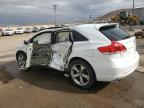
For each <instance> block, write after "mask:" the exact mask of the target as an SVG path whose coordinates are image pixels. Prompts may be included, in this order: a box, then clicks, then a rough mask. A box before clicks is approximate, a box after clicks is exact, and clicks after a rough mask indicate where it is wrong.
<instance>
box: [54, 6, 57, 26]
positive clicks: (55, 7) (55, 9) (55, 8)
mask: <svg viewBox="0 0 144 108" xmlns="http://www.w3.org/2000/svg"><path fill="white" fill-rule="evenodd" d="M53 9H54V11H55V26H56V25H57V16H56V14H57V5H56V4H55V5H53Z"/></svg>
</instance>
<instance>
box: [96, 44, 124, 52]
mask: <svg viewBox="0 0 144 108" xmlns="http://www.w3.org/2000/svg"><path fill="white" fill-rule="evenodd" d="M98 50H99V51H100V52H101V53H103V54H113V53H119V52H123V51H126V47H125V46H124V45H123V44H122V43H119V42H115V41H112V43H111V45H108V46H103V47H99V48H98Z"/></svg>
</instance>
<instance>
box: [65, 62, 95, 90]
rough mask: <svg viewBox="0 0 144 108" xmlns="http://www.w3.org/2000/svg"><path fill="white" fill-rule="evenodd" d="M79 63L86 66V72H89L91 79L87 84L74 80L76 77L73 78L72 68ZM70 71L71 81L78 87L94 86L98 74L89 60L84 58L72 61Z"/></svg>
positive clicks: (87, 87)
mask: <svg viewBox="0 0 144 108" xmlns="http://www.w3.org/2000/svg"><path fill="white" fill-rule="evenodd" d="M77 64H80V65H82V66H84V67H85V72H87V74H89V81H88V82H87V83H86V84H85V85H81V84H78V83H76V81H74V78H73V75H72V73H73V70H72V68H73V67H74V66H76V65H77ZM77 66H78V65H77ZM83 71H84V70H83ZM68 72H69V76H70V80H71V82H72V83H73V84H74V85H75V86H76V87H78V88H82V89H89V88H92V87H93V85H94V84H95V83H96V75H95V73H94V71H93V69H92V67H91V66H90V65H89V64H88V63H87V62H85V61H84V60H74V61H72V62H71V63H70V65H69V69H68ZM82 73H84V72H82ZM83 78H84V77H83ZM79 79H80V78H79ZM75 80H76V79H75ZM85 80H86V79H85ZM83 81H84V79H83ZM80 82H81V81H80Z"/></svg>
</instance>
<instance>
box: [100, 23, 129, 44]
mask: <svg viewBox="0 0 144 108" xmlns="http://www.w3.org/2000/svg"><path fill="white" fill-rule="evenodd" d="M100 31H101V33H103V34H104V35H105V36H106V37H107V38H108V39H110V40H111V41H120V40H123V39H126V38H128V37H130V34H128V33H127V32H125V31H123V30H122V29H120V28H117V27H116V26H106V27H102V28H100Z"/></svg>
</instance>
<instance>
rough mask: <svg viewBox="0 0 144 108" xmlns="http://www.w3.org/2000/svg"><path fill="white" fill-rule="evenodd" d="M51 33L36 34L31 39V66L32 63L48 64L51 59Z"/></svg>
mask: <svg viewBox="0 0 144 108" xmlns="http://www.w3.org/2000/svg"><path fill="white" fill-rule="evenodd" d="M51 34H52V33H50V32H49V33H42V34H40V35H38V36H36V37H35V38H34V39H33V40H32V43H33V48H32V54H31V60H30V62H31V66H32V65H45V66H47V65H49V63H50V62H51V59H52V55H53V54H52V46H51V37H52V36H51Z"/></svg>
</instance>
